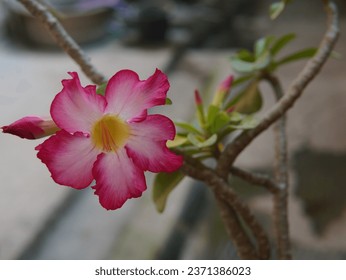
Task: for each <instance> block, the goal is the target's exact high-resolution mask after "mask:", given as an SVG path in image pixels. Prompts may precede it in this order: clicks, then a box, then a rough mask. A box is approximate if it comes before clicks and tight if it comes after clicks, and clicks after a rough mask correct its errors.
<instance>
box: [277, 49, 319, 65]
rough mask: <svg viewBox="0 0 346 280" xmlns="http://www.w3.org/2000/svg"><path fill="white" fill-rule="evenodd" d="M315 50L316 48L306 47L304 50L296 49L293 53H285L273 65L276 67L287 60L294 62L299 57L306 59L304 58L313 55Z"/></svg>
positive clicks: (287, 61)
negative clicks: (285, 54)
mask: <svg viewBox="0 0 346 280" xmlns="http://www.w3.org/2000/svg"><path fill="white" fill-rule="evenodd" d="M316 52H317V49H316V48H308V49H305V50H301V51H297V52H295V53H293V54H290V55H287V56H285V57H283V58H281V59H280V60H279V61H277V62H276V63H275V66H276V67H277V66H279V65H282V64H286V63H289V62H294V61H297V60H300V59H306V58H310V57H313V56H314V55H315V54H316Z"/></svg>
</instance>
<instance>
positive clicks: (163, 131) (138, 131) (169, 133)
mask: <svg viewBox="0 0 346 280" xmlns="http://www.w3.org/2000/svg"><path fill="white" fill-rule="evenodd" d="M129 125H130V127H131V136H132V137H138V138H142V137H144V138H150V139H151V140H152V141H162V140H173V139H174V137H175V126H174V123H173V122H172V121H171V120H170V119H169V118H167V117H166V116H163V115H158V114H155V115H148V116H147V118H146V119H145V120H143V121H141V122H130V123H129ZM132 137H131V139H132ZM131 139H130V140H131Z"/></svg>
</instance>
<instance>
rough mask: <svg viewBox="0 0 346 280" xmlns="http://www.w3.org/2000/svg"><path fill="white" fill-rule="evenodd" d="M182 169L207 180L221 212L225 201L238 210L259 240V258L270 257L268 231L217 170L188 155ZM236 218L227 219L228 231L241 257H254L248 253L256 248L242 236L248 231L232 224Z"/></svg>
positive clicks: (194, 176)
mask: <svg viewBox="0 0 346 280" xmlns="http://www.w3.org/2000/svg"><path fill="white" fill-rule="evenodd" d="M182 169H183V171H184V172H185V173H186V174H188V175H189V176H191V177H193V178H195V179H197V180H201V181H203V182H205V183H206V184H207V185H208V186H209V187H210V188H211V190H212V191H213V192H214V194H215V196H216V198H217V199H218V203H219V206H220V210H221V213H223V211H226V210H225V204H224V203H227V204H228V207H230V208H232V209H231V210H232V211H236V213H237V214H238V215H239V216H240V217H241V218H242V219H243V221H244V222H245V224H246V225H247V226H248V227H249V229H250V230H251V233H252V234H253V236H254V238H255V239H256V241H257V246H258V248H257V251H258V258H260V259H268V258H269V255H270V245H269V240H268V237H267V235H266V233H265V232H264V230H263V228H262V226H261V225H260V224H259V223H258V222H257V220H256V219H255V217H254V216H253V214H252V213H251V211H250V209H249V208H248V207H247V206H246V205H245V204H244V203H243V202H242V201H241V200H240V199H239V198H238V196H237V195H236V193H235V192H234V191H233V190H232V189H230V188H229V186H228V184H227V183H226V182H225V181H224V180H223V179H222V178H221V177H219V176H218V175H217V174H216V173H215V171H213V170H212V169H210V168H208V167H206V166H205V165H203V164H202V163H201V162H199V161H197V160H195V159H193V158H190V157H187V156H185V157H184V165H183V167H182ZM233 209H234V210H233ZM225 213H226V212H225ZM225 213H224V214H223V218H224V219H225V218H227V216H228V215H231V214H232V213H230V211H228V212H227V213H226V214H225ZM234 219H235V218H234V217H231V218H228V220H227V221H225V224H226V225H230V226H228V227H227V228H228V232H229V233H230V235H231V238H232V240H233V241H234V243H235V244H236V246H237V249H238V252H239V255H240V257H241V258H246V259H248V258H253V253H252V256H251V255H249V254H247V253H248V252H251V251H254V249H252V250H251V247H253V245H252V244H251V243H248V242H247V241H246V240H245V239H244V237H242V236H244V235H245V236H246V233H245V231H244V229H242V227H238V228H235V227H234V226H232V223H233V222H232V220H234ZM246 242H247V243H246ZM246 254H247V255H246ZM244 256H245V257H244ZM249 256H250V257H249Z"/></svg>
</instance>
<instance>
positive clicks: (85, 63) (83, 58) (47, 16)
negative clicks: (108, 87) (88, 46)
mask: <svg viewBox="0 0 346 280" xmlns="http://www.w3.org/2000/svg"><path fill="white" fill-rule="evenodd" d="M18 1H19V2H20V3H22V4H23V5H24V6H25V8H26V9H27V10H28V11H29V12H30V13H31V14H32V16H34V17H35V18H37V19H38V20H39V21H41V23H42V24H43V26H45V28H46V29H47V30H48V32H49V33H50V35H51V36H52V37H53V39H54V40H55V41H56V43H57V44H58V45H59V46H60V47H61V48H62V49H63V50H64V51H65V52H66V53H67V54H68V55H69V56H70V57H71V58H72V59H73V60H74V61H75V62H76V63H77V64H78V65H79V66H80V67H81V69H82V71H83V72H84V73H85V75H86V76H87V77H88V78H89V79H90V80H92V81H93V82H94V83H95V84H98V85H100V84H102V83H105V82H106V81H107V79H106V78H105V77H104V76H103V75H102V74H101V73H100V72H99V71H98V70H96V69H95V67H94V66H93V65H92V64H91V63H90V59H89V58H88V56H87V55H86V54H85V53H84V52H83V50H82V49H81V48H80V47H79V46H78V44H77V43H76V42H75V41H74V40H73V39H72V38H71V37H70V35H69V34H68V33H67V32H66V30H65V29H64V27H63V26H62V25H61V24H60V22H59V21H58V20H57V19H56V17H55V16H54V15H53V14H52V13H51V12H50V11H49V10H48V9H47V8H46V7H45V6H44V5H43V4H41V3H38V2H37V1H36V0H18Z"/></svg>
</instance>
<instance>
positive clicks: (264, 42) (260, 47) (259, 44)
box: [255, 36, 275, 58]
mask: <svg viewBox="0 0 346 280" xmlns="http://www.w3.org/2000/svg"><path fill="white" fill-rule="evenodd" d="M274 39H275V37H274V36H267V37H263V38H260V39H258V40H257V41H256V43H255V57H256V58H259V57H260V56H262V54H263V53H265V52H269V46H270V45H271V43H272V42H273V41H274Z"/></svg>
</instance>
